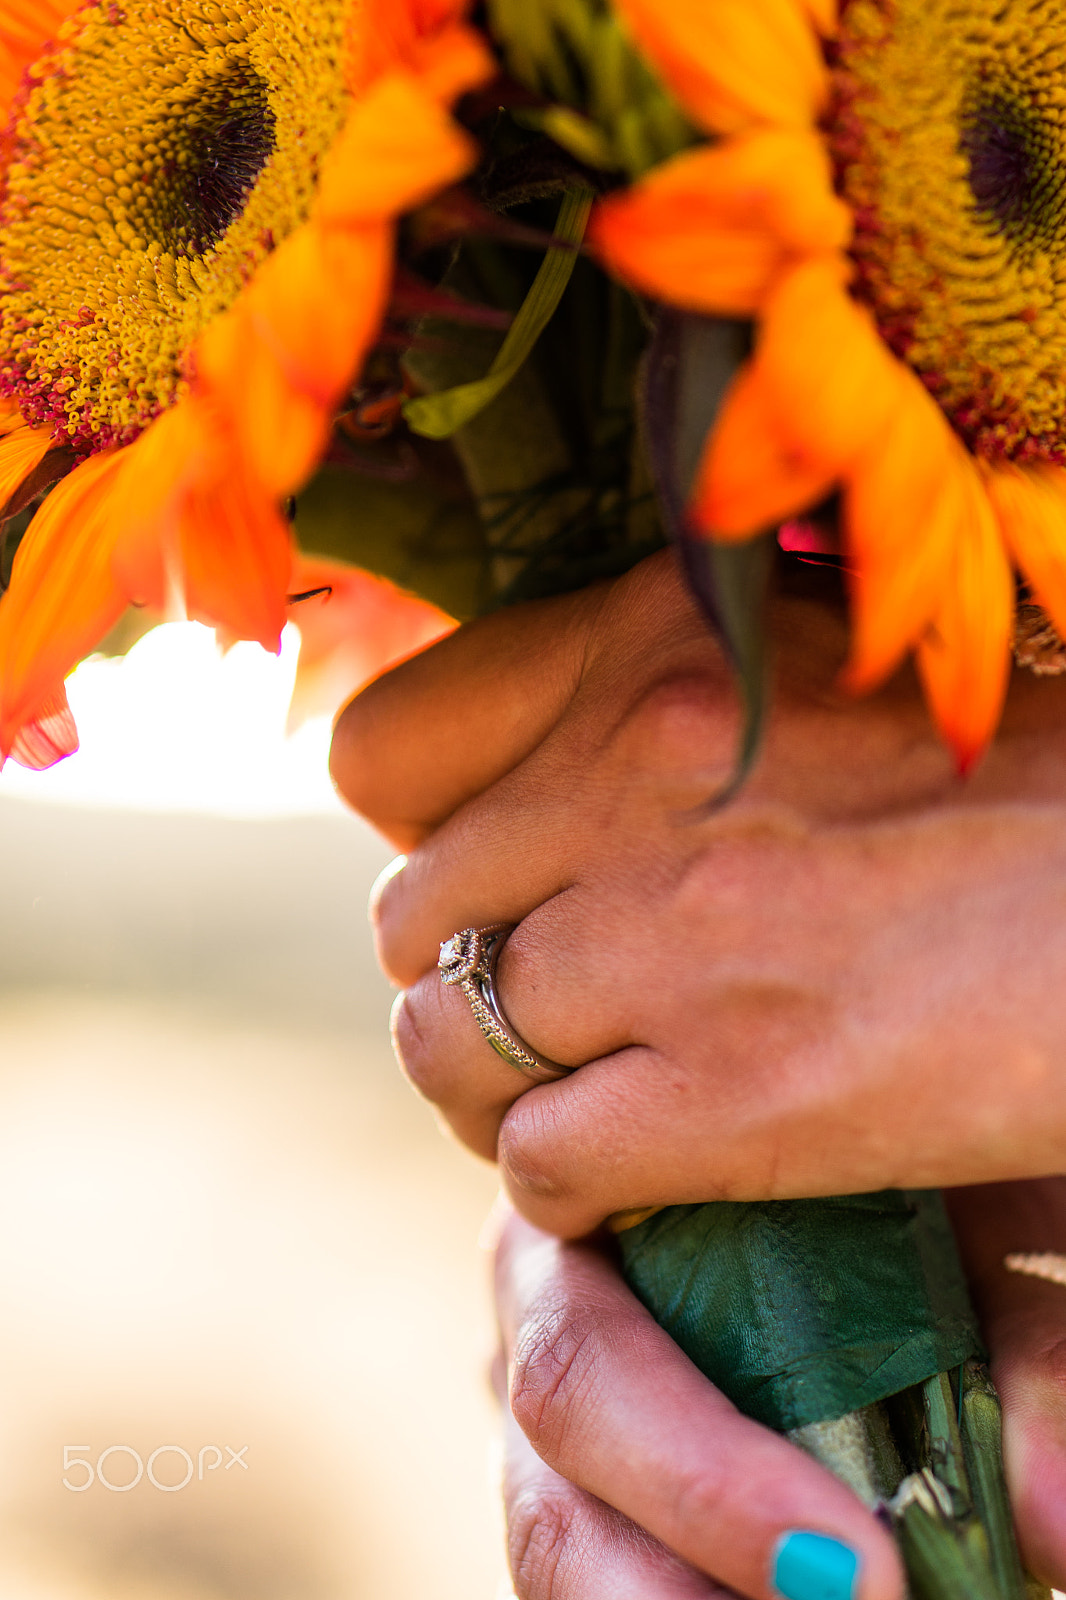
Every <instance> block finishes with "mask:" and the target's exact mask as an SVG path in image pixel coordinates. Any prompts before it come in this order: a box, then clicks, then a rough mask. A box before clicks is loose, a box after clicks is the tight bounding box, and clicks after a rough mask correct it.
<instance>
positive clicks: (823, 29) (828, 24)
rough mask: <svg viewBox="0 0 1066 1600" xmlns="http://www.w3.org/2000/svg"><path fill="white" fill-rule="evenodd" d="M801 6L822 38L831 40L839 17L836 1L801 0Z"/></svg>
mask: <svg viewBox="0 0 1066 1600" xmlns="http://www.w3.org/2000/svg"><path fill="white" fill-rule="evenodd" d="M803 5H804V9H805V10H806V12H807V14H808V16H809V17H810V19H811V21H812V22H813V23H814V26H815V27H816V28H817V29H818V32H819V33H820V34H821V35H822V36H823V38H826V39H831V38H832V37H833V35H834V34H835V33H836V31H837V22H838V21H839V15H840V14H839V10H838V7H837V0H803Z"/></svg>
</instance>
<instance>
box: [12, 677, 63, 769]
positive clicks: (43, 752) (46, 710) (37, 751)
mask: <svg viewBox="0 0 1066 1600" xmlns="http://www.w3.org/2000/svg"><path fill="white" fill-rule="evenodd" d="M77 748H78V729H77V726H76V724H75V722H74V715H73V713H72V711H71V709H70V706H69V704H68V702H67V691H66V690H65V689H64V688H63V687H62V686H60V688H58V689H57V690H56V691H55V693H54V694H50V695H48V696H47V698H46V699H45V700H44V702H43V704H42V705H40V706H39V707H38V710H37V715H36V716H35V717H34V718H33V720H32V722H24V723H23V725H22V727H21V728H20V729H19V731H18V733H16V735H15V737H14V739H13V741H12V744H11V759H12V761H17V762H18V764H19V766H20V767H29V768H30V770H31V771H33V772H43V771H44V769H45V768H46V767H54V766H55V764H56V762H57V761H62V760H63V759H64V757H66V756H72V755H73V754H74V752H75V750H77Z"/></svg>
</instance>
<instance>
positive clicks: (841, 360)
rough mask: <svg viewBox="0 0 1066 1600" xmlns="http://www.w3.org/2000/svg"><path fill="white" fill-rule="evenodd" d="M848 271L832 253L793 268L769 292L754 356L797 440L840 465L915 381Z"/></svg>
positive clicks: (785, 426)
mask: <svg viewBox="0 0 1066 1600" xmlns="http://www.w3.org/2000/svg"><path fill="white" fill-rule="evenodd" d="M848 271H849V269H848V266H847V264H846V262H845V261H844V260H843V259H842V258H841V257H832V256H830V257H823V258H820V259H817V260H812V261H806V262H803V263H801V264H800V265H799V266H796V267H794V268H792V269H791V270H790V271H789V272H788V273H787V274H786V275H785V276H784V277H783V278H782V279H781V281H780V282H779V283H778V284H776V285H775V287H774V290H773V292H772V294H771V295H770V296H769V297H768V299H767V302H766V305H765V307H764V309H763V317H762V322H761V326H760V329H759V336H758V345H757V348H756V357H755V359H756V364H757V365H758V367H759V369H760V372H761V373H762V374H763V381H764V382H765V384H766V386H767V390H768V392H769V394H770V396H771V401H770V403H771V404H772V406H773V407H774V408H775V410H776V413H777V416H778V418H779V426H780V428H781V430H782V432H783V433H785V435H786V437H787V438H788V439H789V442H790V444H791V445H792V447H793V448H794V449H796V450H798V451H802V452H803V453H804V454H806V455H809V456H810V457H811V458H812V459H821V460H823V461H824V462H825V463H826V464H831V465H833V466H835V467H836V469H837V470H838V471H839V470H840V469H841V468H843V467H846V465H847V463H848V462H849V461H851V460H852V459H853V458H854V457H855V456H856V455H857V454H858V453H859V452H860V451H862V450H864V449H865V448H866V446H867V445H868V444H869V443H870V442H871V440H875V439H877V438H878V437H879V436H880V435H881V434H882V433H883V431H884V429H885V427H886V426H887V425H888V422H889V419H890V417H891V416H892V415H893V414H894V413H895V412H896V411H897V410H898V408H899V406H900V404H901V396H902V392H903V389H904V387H905V385H907V382H908V373H907V370H906V369H905V368H904V367H902V366H901V365H900V363H899V362H898V361H897V360H896V359H895V357H894V356H893V355H892V353H891V351H890V350H889V349H888V347H887V346H886V345H885V343H884V341H883V340H882V338H881V336H880V334H879V333H878V331H877V328H876V326H875V324H874V321H873V318H872V317H871V316H870V314H869V312H867V311H866V310H865V309H864V308H863V307H862V306H858V305H856V303H855V301H854V300H852V299H851V297H850V295H848V293H847V292H846V290H845V287H844V285H845V282H846V279H847V276H848Z"/></svg>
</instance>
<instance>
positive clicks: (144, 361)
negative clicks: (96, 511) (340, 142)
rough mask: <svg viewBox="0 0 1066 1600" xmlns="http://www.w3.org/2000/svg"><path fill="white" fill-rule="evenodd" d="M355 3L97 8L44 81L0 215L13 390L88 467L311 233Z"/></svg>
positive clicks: (340, 103)
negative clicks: (281, 255)
mask: <svg viewBox="0 0 1066 1600" xmlns="http://www.w3.org/2000/svg"><path fill="white" fill-rule="evenodd" d="M346 10H347V0H310V3H304V0H286V3H278V0H272V3H265V0H133V3H131V4H129V5H127V6H126V7H125V8H124V9H122V8H120V7H119V6H118V5H111V4H105V3H91V4H89V5H87V6H85V7H83V8H82V9H81V10H80V11H79V12H77V13H76V14H75V15H74V16H73V17H72V18H70V20H69V21H68V22H66V23H65V24H64V25H63V27H62V29H61V30H60V33H59V36H58V38H57V39H56V40H55V42H54V44H52V45H51V46H49V47H48V48H47V49H46V50H45V51H44V52H43V53H42V55H41V57H40V58H39V60H38V61H36V62H35V63H34V65H33V66H32V67H31V68H30V70H29V73H28V74H27V79H26V82H25V84H24V86H23V89H22V91H21V92H20V94H19V96H18V98H17V100H16V104H15V109H14V112H13V115H12V121H11V124H10V127H9V136H8V146H9V151H10V158H9V162H8V166H7V170H6V173H5V174H4V192H3V201H2V206H0V393H3V394H5V395H9V396H11V397H12V398H14V399H15V400H16V401H17V402H18V405H19V407H20V409H21V411H22V414H23V415H24V416H25V417H26V419H27V421H29V422H32V423H35V424H50V425H51V426H52V427H53V428H54V429H55V430H56V435H57V438H59V439H61V440H63V441H65V442H69V443H71V444H73V445H74V447H75V448H76V449H78V450H86V451H88V450H94V449H98V448H100V447H101V446H102V445H103V444H106V443H119V444H122V443H126V442H128V441H129V440H131V439H132V438H133V437H135V435H136V434H137V433H139V432H140V431H141V430H142V429H143V428H144V427H145V426H146V425H147V424H148V423H149V422H150V421H151V420H152V418H153V417H154V416H156V415H157V414H158V413H159V412H160V411H162V410H164V409H165V408H166V407H167V406H169V405H171V404H172V403H173V401H174V400H175V398H177V397H178V396H179V394H180V393H181V390H182V387H183V384H184V383H185V381H186V375H185V360H186V357H187V353H188V351H189V348H190V346H191V345H192V343H193V341H194V340H195V338H196V336H197V334H198V333H199V332H200V330H201V329H202V328H203V327H204V326H205V324H206V323H207V322H209V321H210V320H211V319H212V318H213V317H215V316H216V315H217V314H218V313H219V312H221V311H223V310H225V308H226V307H227V306H229V305H230V304H231V303H232V301H233V300H234V298H235V296H236V295H237V293H238V292H239V290H240V289H241V287H242V285H243V284H244V283H245V282H246V281H247V279H248V278H249V276H250V275H251V274H252V273H253V272H254V271H255V269H256V267H257V266H258V265H259V264H260V263H261V262H262V261H263V259H264V258H265V257H266V256H267V255H268V254H269V252H270V251H271V250H273V249H274V247H275V246H276V245H278V244H279V243H280V242H281V240H282V239H283V238H285V237H286V235H287V234H289V233H291V232H292V231H293V229H295V228H297V227H298V226H299V225H300V224H301V223H302V222H304V221H305V220H306V218H307V216H308V212H309V209H310V205H311V200H312V197H313V194H314V189H315V184H316V179H317V170H318V164H319V161H320V159H321V157H322V156H323V155H324V153H325V152H326V150H327V149H328V148H329V146H330V144H331V143H332V141H333V140H334V138H335V137H336V135H337V133H338V131H339V129H340V127H341V125H342V122H343V120H344V115H345V110H346V103H347V102H346V94H345V88H344V80H343V70H342V68H343V49H344V22H345V14H346Z"/></svg>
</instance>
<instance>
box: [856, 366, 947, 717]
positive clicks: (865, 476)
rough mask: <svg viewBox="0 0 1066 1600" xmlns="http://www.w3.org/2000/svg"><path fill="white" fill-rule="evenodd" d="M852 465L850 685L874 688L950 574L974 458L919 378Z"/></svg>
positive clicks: (923, 622) (914, 635)
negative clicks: (957, 437) (875, 437)
mask: <svg viewBox="0 0 1066 1600" xmlns="http://www.w3.org/2000/svg"><path fill="white" fill-rule="evenodd" d="M900 370H901V372H902V373H903V378H904V382H903V385H902V391H901V393H902V402H901V404H900V406H899V407H898V409H897V410H896V411H895V412H894V414H893V415H892V417H891V419H890V420H889V422H888V424H887V426H886V427H885V429H884V432H883V434H882V435H881V436H880V437H879V438H877V439H875V440H874V441H873V442H872V444H871V445H870V448H869V450H868V451H866V452H865V454H864V455H863V456H861V457H860V458H859V459H858V460H857V461H856V462H855V463H854V464H853V466H852V467H851V469H850V470H849V473H848V482H847V486H846V491H845V496H844V528H845V538H846V544H847V553H848V558H849V571H850V573H851V591H852V614H853V620H852V642H851V657H850V660H849V662H848V666H847V668H846V669H845V673H844V683H845V685H846V686H847V687H848V688H850V689H851V690H853V691H854V692H856V693H861V692H862V691H864V690H866V689H869V688H872V687H873V686H874V685H875V684H877V683H880V682H881V680H882V679H883V678H885V677H887V675H888V674H889V673H890V672H891V671H892V670H893V669H894V668H895V667H896V666H897V665H898V664H899V662H900V660H901V659H902V658H903V656H904V655H905V654H906V652H907V650H908V649H910V647H911V646H912V645H913V644H914V643H915V641H916V640H917V639H918V638H919V637H920V635H921V634H922V633H923V632H924V630H925V629H926V627H927V626H928V624H929V621H930V619H931V617H932V616H933V614H934V612H935V611H936V610H937V608H938V606H939V604H940V601H941V598H942V596H943V594H944V592H945V590H946V588H947V585H948V584H949V583H950V582H951V581H952V580H951V576H950V567H951V561H952V550H953V548H954V545H955V543H956V541H957V540H958V538H959V537H960V533H959V530H960V528H962V527H964V526H965V524H966V521H967V518H968V516H969V514H970V513H969V510H968V501H969V499H970V498H971V497H972V493H973V489H972V485H971V481H970V480H971V478H972V476H973V474H974V472H975V468H974V466H973V463H972V461H971V460H970V458H969V456H968V455H967V454H966V452H965V450H964V449H963V447H962V445H961V444H960V443H959V442H958V440H957V439H956V438H955V435H954V434H953V433H952V431H951V429H950V427H949V426H948V423H947V421H946V420H945V418H944V415H943V413H942V412H941V411H940V409H939V407H938V406H937V405H936V404H935V402H934V401H933V400H932V399H931V397H930V396H929V395H928V393H927V392H926V391H925V389H924V388H923V387H922V385H921V384H920V383H919V381H918V379H917V378H914V377H912V376H911V375H910V374H909V373H906V372H904V370H903V369H902V368H901V369H900Z"/></svg>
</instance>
